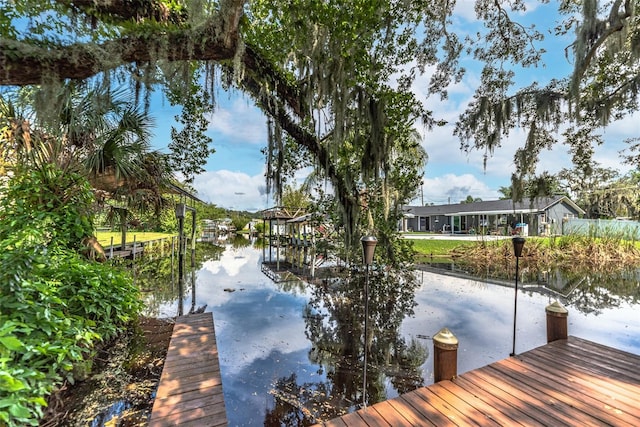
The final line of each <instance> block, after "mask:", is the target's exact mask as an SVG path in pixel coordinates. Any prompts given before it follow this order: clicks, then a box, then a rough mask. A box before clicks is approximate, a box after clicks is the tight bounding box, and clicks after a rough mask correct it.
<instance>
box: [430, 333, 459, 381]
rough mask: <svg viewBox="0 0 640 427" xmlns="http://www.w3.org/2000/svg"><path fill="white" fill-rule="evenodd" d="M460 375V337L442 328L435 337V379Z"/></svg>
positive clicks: (448, 378)
mask: <svg viewBox="0 0 640 427" xmlns="http://www.w3.org/2000/svg"><path fill="white" fill-rule="evenodd" d="M457 376H458V338H456V336H455V335H453V333H452V332H451V331H450V330H449V329H447V328H442V329H441V330H440V332H438V333H437V334H436V335H435V336H434V337H433V380H434V382H439V381H443V380H451V379H453V378H456V377H457Z"/></svg>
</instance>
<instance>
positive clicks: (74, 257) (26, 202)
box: [0, 167, 140, 426]
mask: <svg viewBox="0 0 640 427" xmlns="http://www.w3.org/2000/svg"><path fill="white" fill-rule="evenodd" d="M91 202H92V197H91V192H90V191H89V187H88V183H87V182H86V180H83V179H82V178H80V177H78V176H77V175H74V174H63V173H61V172H60V171H59V170H56V169H55V168H54V167H45V168H43V170H36V171H30V172H24V173H22V174H18V175H17V176H16V177H14V178H13V179H12V180H10V181H9V182H8V184H7V188H6V191H5V192H4V197H2V199H0V283H1V284H2V285H1V286H2V288H1V295H0V296H1V298H0V425H5V424H6V425H8V426H19V425H37V424H38V421H37V420H38V418H39V417H41V416H42V408H43V407H44V406H46V398H47V396H48V395H49V394H50V393H51V392H52V391H54V390H55V388H56V387H57V386H58V385H60V384H61V383H62V382H63V381H70V382H73V381H74V379H75V375H76V372H75V371H74V368H75V366H77V365H79V364H80V365H84V363H85V360H86V359H87V358H89V357H90V356H91V354H92V351H93V348H94V345H95V343H96V342H98V341H100V340H107V339H110V338H113V337H114V336H115V335H116V334H117V333H118V332H119V331H120V330H121V329H122V328H123V327H124V325H125V324H126V323H127V322H129V321H130V320H131V319H132V318H133V317H134V316H135V315H136V313H137V312H138V310H139V309H140V302H139V298H138V292H137V290H136V288H134V287H133V286H132V281H131V279H130V278H129V276H128V275H127V274H126V273H124V272H122V271H118V270H114V269H113V268H112V267H110V266H108V265H102V264H98V263H95V262H92V261H89V260H87V259H86V258H84V257H83V256H81V255H80V254H79V253H78V251H77V250H78V249H79V248H80V247H81V241H82V238H83V237H85V236H87V235H90V233H91V231H92V225H91V221H90V217H89V216H88V212H89V207H90V204H91Z"/></svg>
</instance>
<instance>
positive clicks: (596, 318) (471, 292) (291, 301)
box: [144, 240, 640, 426]
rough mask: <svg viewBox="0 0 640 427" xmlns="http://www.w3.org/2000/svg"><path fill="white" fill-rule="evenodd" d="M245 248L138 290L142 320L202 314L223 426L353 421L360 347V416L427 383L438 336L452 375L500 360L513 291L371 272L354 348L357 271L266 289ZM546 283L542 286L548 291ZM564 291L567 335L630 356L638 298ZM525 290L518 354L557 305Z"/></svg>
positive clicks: (359, 294)
mask: <svg viewBox="0 0 640 427" xmlns="http://www.w3.org/2000/svg"><path fill="white" fill-rule="evenodd" d="M246 242H247V240H245V241H239V240H238V241H236V240H233V241H231V240H230V241H229V242H227V243H225V246H224V248H220V247H217V246H215V245H210V244H209V246H208V247H206V248H201V247H200V245H199V246H198V249H197V251H196V253H197V254H199V255H198V256H197V257H196V258H197V259H198V262H197V263H196V264H197V268H196V269H195V270H192V271H189V272H188V273H187V279H186V283H188V285H187V286H185V289H182V290H179V289H178V286H177V284H175V285H174V284H173V283H174V282H172V281H171V274H170V272H171V268H170V267H169V266H165V265H159V266H160V269H159V271H158V272H159V276H157V278H159V280H155V281H153V280H150V279H149V281H148V282H144V283H145V284H144V287H145V288H147V289H150V290H151V289H152V290H154V292H153V293H149V294H148V297H147V302H148V304H149V314H152V315H155V316H159V317H168V316H175V315H176V313H177V312H178V308H179V305H180V304H181V303H182V304H184V308H185V309H186V308H187V307H189V308H191V309H193V308H194V307H195V309H197V308H199V307H204V306H206V311H212V312H213V314H214V319H215V328H216V339H217V343H218V350H219V355H220V364H221V370H222V380H223V389H224V393H225V403H226V407H227V416H228V419H229V424H230V425H238V426H258V425H267V426H271V425H278V426H279V425H308V424H312V423H314V422H318V421H322V420H327V419H331V418H333V417H335V416H338V415H340V414H342V413H344V412H348V411H352V410H354V409H358V408H359V407H360V405H361V403H362V380H363V372H362V368H363V354H364V351H363V350H364V345H367V346H368V348H369V361H368V362H369V363H368V370H367V380H368V383H367V397H368V403H369V404H373V403H375V402H377V401H379V400H384V399H388V398H391V397H394V396H396V395H398V394H401V393H404V392H406V391H410V390H412V389H414V388H416V387H418V386H421V385H424V384H430V383H432V382H433V372H432V371H433V368H432V366H433V360H432V354H431V353H430V351H429V349H430V348H431V346H432V343H431V340H430V336H432V335H434V334H435V333H437V331H438V330H439V329H440V328H442V327H447V328H449V329H451V330H452V331H453V332H454V333H455V334H456V336H457V337H458V338H459V340H460V349H459V362H458V366H459V372H461V373H462V372H465V371H467V370H470V369H474V368H477V367H480V366H484V365H486V364H488V363H491V362H494V361H497V360H500V359H503V358H505V357H507V356H508V354H509V352H510V350H511V336H512V335H511V333H512V321H513V287H512V285H510V284H509V283H508V282H509V281H508V280H506V281H505V283H504V285H505V286H495V285H494V284H491V283H488V282H487V281H486V280H469V279H468V278H461V277H453V276H445V275H441V274H434V273H430V272H420V273H418V274H417V275H415V274H413V273H411V272H404V273H400V274H397V275H392V274H390V273H389V272H388V271H386V270H383V269H374V270H372V272H371V273H372V274H371V280H370V301H369V314H370V328H369V329H370V331H371V333H370V334H369V336H368V337H366V340H365V337H363V329H364V318H363V316H364V310H363V308H362V307H363V306H364V304H363V288H364V274H363V273H364V272H363V271H353V272H348V271H344V274H343V275H342V276H341V277H331V278H323V279H319V280H317V281H315V282H312V283H308V282H304V281H301V280H292V281H282V282H279V283H274V282H273V281H272V280H271V279H270V278H269V277H267V276H266V275H265V274H263V273H262V272H261V265H262V261H263V258H262V253H263V251H262V249H261V248H257V247H255V246H253V245H251V244H249V245H247V244H246ZM199 251H202V252H199ZM458 269H459V267H458ZM149 271H150V272H153V268H149ZM457 273H460V271H458V272H457ZM525 273H526V274H529V272H527V271H525ZM189 274H191V275H190V276H189ZM590 277H594V276H590ZM165 280H166V281H165ZM551 280H555V279H552V278H551V276H549V275H547V278H546V281H547V283H549V282H550V281H551ZM563 280H564V279H563ZM572 280H573V279H569V280H568V281H567V284H568V286H569V287H567V286H565V285H563V286H562V287H561V288H558V289H565V288H566V289H569V292H568V293H567V295H566V300H563V301H562V302H563V303H565V304H566V305H568V308H569V310H570V316H569V322H570V325H569V331H570V333H571V334H572V335H576V336H580V337H583V338H586V339H591V340H593V341H596V342H601V343H603V344H606V345H611V346H613V347H617V348H621V349H624V350H627V351H632V352H635V353H640V319H638V316H637V310H638V309H639V308H640V306H639V305H638V299H637V297H638V295H637V287H636V288H634V287H633V286H631V285H630V283H631V282H628V283H627V284H624V285H620V286H618V287H617V288H614V289H616V291H614V290H609V291H607V292H609V294H610V295H609V296H608V297H607V298H604V295H605V292H604V291H602V292H600V287H601V285H598V286H595V285H594V284H595V283H597V282H596V280H598V279H589V283H587V282H586V281H583V282H581V283H579V284H577V285H576V283H577V282H574V281H572ZM163 281H165V282H163ZM525 282H526V283H527V285H530V287H528V288H527V289H526V290H525V291H524V292H523V293H522V295H521V297H520V299H519V300H518V316H519V320H518V323H517V326H518V330H517V334H518V341H517V342H518V347H517V349H516V351H517V352H523V351H525V350H528V349H531V348H534V347H537V346H539V345H542V344H544V343H545V341H546V329H545V323H544V322H545V321H544V307H545V306H546V305H547V304H549V302H551V301H552V300H553V299H555V298H556V296H553V295H551V293H549V292H546V293H539V292H538V289H540V288H542V287H541V286H539V284H538V281H537V279H535V280H525ZM549 289H551V286H549ZM558 289H556V291H558ZM602 289H604V288H602ZM155 291H157V292H155ZM617 291H619V292H620V294H616V293H615V292H617ZM558 292H560V291H558ZM592 297H595V298H594V299H592ZM585 307H590V308H596V309H590V310H588V309H586V308H585ZM187 311H188V310H187ZM365 343H366V344H365Z"/></svg>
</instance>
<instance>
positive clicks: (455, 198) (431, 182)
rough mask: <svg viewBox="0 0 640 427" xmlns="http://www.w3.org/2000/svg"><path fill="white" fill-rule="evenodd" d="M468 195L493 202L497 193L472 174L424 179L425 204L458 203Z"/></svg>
mask: <svg viewBox="0 0 640 427" xmlns="http://www.w3.org/2000/svg"><path fill="white" fill-rule="evenodd" d="M469 195H471V196H473V197H480V198H481V199H483V200H495V199H497V198H498V196H499V193H498V192H497V191H496V190H494V189H491V188H489V187H488V186H487V185H486V184H485V183H484V182H482V181H481V180H479V179H478V178H476V177H475V176H474V175H472V174H464V175H455V174H446V175H443V176H439V177H436V178H426V179H424V202H425V204H428V203H435V204H437V205H438V204H443V203H458V202H460V201H461V200H464V199H466V198H467V196H469Z"/></svg>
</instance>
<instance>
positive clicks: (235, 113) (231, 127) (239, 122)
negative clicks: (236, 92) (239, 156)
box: [209, 96, 267, 144]
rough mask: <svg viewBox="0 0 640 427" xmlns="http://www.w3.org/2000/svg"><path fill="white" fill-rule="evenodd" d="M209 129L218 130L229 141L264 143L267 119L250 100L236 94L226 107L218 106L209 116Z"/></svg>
mask: <svg viewBox="0 0 640 427" xmlns="http://www.w3.org/2000/svg"><path fill="white" fill-rule="evenodd" d="M209 130H211V131H213V132H219V133H220V134H222V136H223V137H227V138H229V140H230V142H232V143H233V142H234V141H236V142H248V143H251V144H265V143H266V141H267V119H266V118H265V116H264V114H263V113H262V111H260V109H259V108H257V107H256V106H254V105H253V104H252V103H251V101H248V100H246V99H244V98H243V97H241V96H238V97H237V98H236V99H234V100H233V102H231V104H230V105H229V106H228V107H219V108H218V109H217V110H216V112H215V113H214V114H213V117H212V118H211V122H210V123H209Z"/></svg>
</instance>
